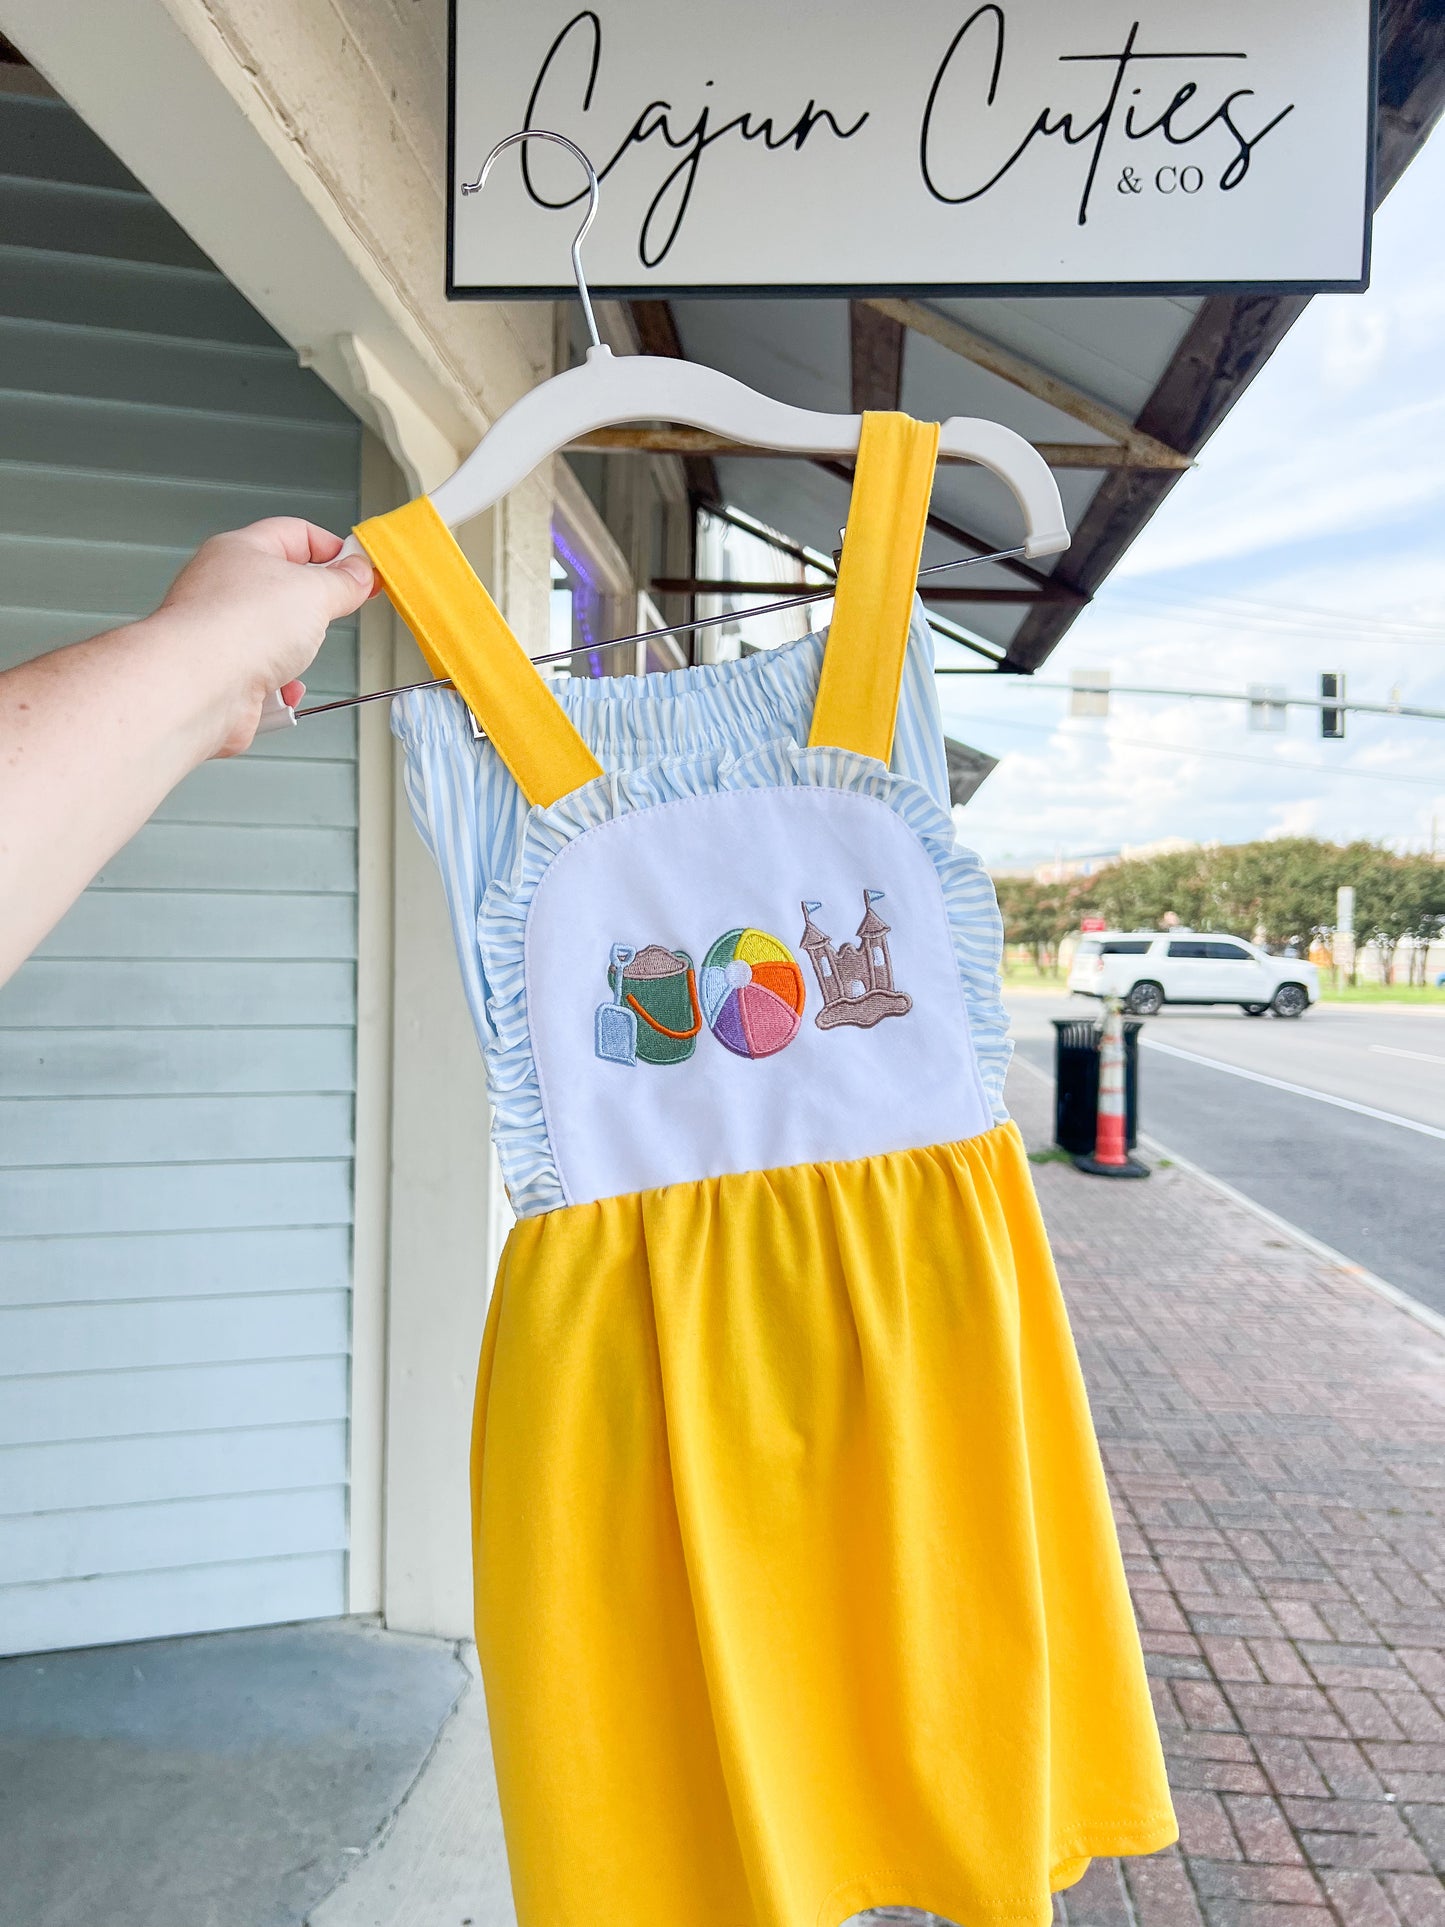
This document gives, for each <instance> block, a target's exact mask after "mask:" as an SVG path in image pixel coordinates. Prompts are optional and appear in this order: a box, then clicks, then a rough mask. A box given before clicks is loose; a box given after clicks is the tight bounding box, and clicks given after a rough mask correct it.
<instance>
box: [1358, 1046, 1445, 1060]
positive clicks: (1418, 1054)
mask: <svg viewBox="0 0 1445 1927" xmlns="http://www.w3.org/2000/svg"><path fill="white" fill-rule="evenodd" d="M1370 1049H1371V1050H1377V1051H1378V1052H1379V1053H1380V1055H1381V1056H1382V1057H1413V1058H1416V1059H1417V1060H1418V1061H1419V1062H1420V1063H1422V1064H1445V1057H1437V1056H1436V1055H1435V1053H1434V1051H1429V1050H1401V1049H1400V1047H1399V1046H1398V1045H1397V1044H1371V1046H1370Z"/></svg>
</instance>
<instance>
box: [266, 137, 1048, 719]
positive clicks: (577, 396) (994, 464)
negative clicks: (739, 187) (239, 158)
mask: <svg viewBox="0 0 1445 1927" xmlns="http://www.w3.org/2000/svg"><path fill="white" fill-rule="evenodd" d="M526 140H546V141H555V142H556V143H557V144H558V146H560V147H565V148H566V149H567V151H568V152H569V153H570V154H572V155H574V156H575V157H576V159H577V160H578V161H579V162H580V163H581V165H582V167H583V168H585V169H586V173H587V189H588V195H587V213H586V215H585V216H584V218H583V221H582V225H581V226H580V227H579V228H578V230H577V233H576V235H575V237H574V239H573V242H572V272H573V275H574V276H575V278H576V282H577V294H578V297H579V299H580V300H581V303H582V312H583V315H584V317H585V318H586V322H587V332H588V334H589V335H590V336H591V340H592V345H591V347H590V348H589V349H588V350H587V358H586V360H585V361H584V362H582V363H581V364H580V365H579V366H578V367H576V368H569V369H568V370H567V371H566V372H565V373H564V374H560V375H554V376H553V377H552V378H551V379H550V380H549V381H544V382H543V383H542V384H541V385H540V386H539V387H537V388H534V389H532V390H531V391H530V393H528V394H526V395H523V396H522V398H521V399H520V401H517V402H514V403H513V404H512V406H511V407H510V408H509V409H508V410H507V411H506V413H505V414H503V415H501V416H499V417H498V419H497V420H496V421H495V422H494V423H493V424H492V427H491V428H490V429H489V430H488V431H487V433H486V434H485V435H484V436H483V437H482V439H481V441H480V442H479V443H478V444H477V446H476V447H475V448H474V449H473V450H472V452H471V454H470V455H468V457H467V459H466V460H465V461H464V462H463V463H462V465H461V467H460V468H459V469H457V471H456V472H455V474H453V475H450V476H449V477H448V478H447V480H446V481H445V482H443V483H442V484H441V485H440V487H438V488H435V489H433V490H432V491H431V495H430V501H431V504H432V507H433V508H434V509H435V510H436V512H437V514H438V515H439V516H440V517H441V519H442V521H443V522H445V523H446V524H447V526H448V528H460V527H461V526H462V524H463V523H465V522H470V521H471V520H472V518H473V517H474V516H477V515H480V514H482V513H483V511H484V510H486V509H489V508H491V507H492V506H493V504H494V503H497V502H499V501H501V499H502V497H503V496H505V495H508V494H510V492H511V491H512V490H513V489H514V488H516V487H517V486H518V485H519V484H520V483H521V482H523V481H525V480H526V478H527V476H528V475H530V474H531V473H532V471H533V470H534V469H536V468H539V467H540V466H541V464H542V463H543V462H544V461H546V460H547V459H548V457H549V456H552V455H555V454H557V453H559V451H560V450H562V449H564V448H567V447H569V446H570V445H571V444H572V443H574V442H576V441H580V440H581V438H582V437H583V436H584V435H588V434H590V433H591V432H592V430H593V429H597V428H613V427H616V426H617V425H619V424H620V423H623V422H639V421H657V422H669V423H676V424H679V425H681V426H683V427H687V428H701V429H706V430H707V431H708V432H710V433H711V434H714V435H723V436H726V437H727V438H728V440H730V441H734V442H737V443H740V444H741V445H743V446H745V447H752V448H769V449H774V450H777V451H778V452H780V453H785V454H789V455H804V456H818V455H824V456H831V457H835V458H836V457H839V456H848V455H856V454H857V452H858V438H859V436H860V434H861V433H862V429H863V417H862V416H861V415H829V414H822V413H819V412H817V411H816V410H814V409H811V408H793V407H790V406H789V405H788V404H787V403H786V402H780V401H774V400H773V399H772V397H771V396H768V395H763V394H759V393H758V391H757V390H756V389H755V388H749V387H747V386H746V385H745V384H744V383H743V382H740V381H735V380H734V379H733V378H732V376H731V375H724V374H722V373H720V372H719V371H718V370H717V369H715V368H708V367H705V366H704V365H703V364H702V363H700V362H695V361H682V360H674V359H672V358H671V357H668V356H664V355H623V356H621V357H618V356H615V355H614V354H613V353H612V351H611V349H610V348H608V347H606V346H605V344H604V343H603V341H602V339H601V337H600V336H599V335H598V332H597V320H596V317H595V315H594V314H593V312H592V297H591V295H590V293H589V291H588V287H587V277H586V275H585V274H584V273H583V271H582V243H583V241H584V240H585V239H586V238H587V231H588V229H589V228H590V227H591V226H592V223H593V221H594V220H595V219H596V217H597V204H598V200H599V196H600V188H599V184H598V180H597V170H596V169H595V168H594V167H593V165H592V163H591V161H590V160H589V159H588V158H587V156H586V154H584V153H583V151H582V149H581V148H580V147H578V146H577V144H576V143H575V141H571V140H569V139H568V138H567V136H566V135H565V134H554V133H551V132H549V131H548V130H547V129H545V128H542V127H528V128H524V129H523V130H522V131H521V132H520V133H516V134H508V135H507V137H506V138H505V139H504V140H500V141H498V142H497V144H496V146H495V147H494V148H493V149H492V151H491V153H490V154H488V156H487V158H486V160H485V161H483V163H482V170H481V172H480V173H479V174H478V176H477V178H476V180H475V181H467V182H464V183H463V184H462V190H461V191H462V193H463V194H478V193H480V192H481V190H482V187H483V186H484V184H485V182H486V178H487V175H488V174H489V173H490V172H491V169H492V166H493V163H494V162H495V161H496V160H497V158H498V156H499V155H501V154H503V153H505V152H506V150H507V149H508V148H509V147H515V146H516V145H517V144H518V143H519V142H520V141H526ZM938 452H939V454H940V455H941V456H948V457H951V458H952V459H954V460H958V461H971V462H977V463H979V464H980V466H982V467H984V468H986V469H988V470H989V471H990V472H991V473H992V474H994V475H996V476H997V477H998V478H999V480H1000V481H1001V482H1003V483H1004V484H1005V485H1006V486H1007V487H1008V488H1009V489H1010V490H1011V492H1012V493H1013V495H1014V497H1015V499H1016V500H1017V502H1018V504H1019V507H1020V508H1021V509H1022V510H1023V516H1024V528H1025V535H1024V540H1023V545H1022V551H1023V554H1024V555H1026V556H1030V557H1034V556H1041V555H1055V554H1057V553H1058V552H1059V551H1060V550H1061V549H1066V548H1067V547H1068V546H1069V531H1068V529H1067V527H1066V526H1065V523H1064V509H1063V503H1062V502H1061V501H1060V499H1059V489H1058V484H1057V483H1056V482H1055V480H1054V477H1053V474H1052V471H1051V470H1050V468H1049V466H1048V463H1047V462H1045V460H1044V458H1043V457H1042V455H1040V454H1039V452H1038V450H1037V449H1036V448H1034V447H1033V445H1032V444H1031V443H1029V442H1026V441H1025V440H1024V438H1023V436H1022V435H1018V434H1015V432H1014V431H1013V429H1011V428H1005V427H1004V426H1003V424H1002V423H1001V422H991V421H984V420H983V419H982V418H981V417H979V416H976V415H954V416H951V417H950V419H949V420H948V421H946V422H944V423H943V425H942V428H941V430H940V433H939V443H938ZM358 552H359V544H358V543H357V541H356V539H355V537H354V536H352V537H349V538H348V539H347V542H346V546H345V549H344V550H343V553H351V554H356V553H358ZM1015 553H1017V551H1015ZM295 720H296V719H295V716H294V714H293V713H292V711H291V710H290V709H288V708H287V707H286V705H285V704H284V703H283V702H282V701H281V696H280V692H279V691H276V692H274V693H273V695H272V696H271V697H269V698H268V699H267V703H266V707H265V710H264V712H263V714H262V718H261V724H260V728H259V729H258V731H257V733H258V734H262V733H265V732H267V731H269V730H272V729H284V728H286V727H287V726H288V725H289V724H290V723H293V722H294V721H295Z"/></svg>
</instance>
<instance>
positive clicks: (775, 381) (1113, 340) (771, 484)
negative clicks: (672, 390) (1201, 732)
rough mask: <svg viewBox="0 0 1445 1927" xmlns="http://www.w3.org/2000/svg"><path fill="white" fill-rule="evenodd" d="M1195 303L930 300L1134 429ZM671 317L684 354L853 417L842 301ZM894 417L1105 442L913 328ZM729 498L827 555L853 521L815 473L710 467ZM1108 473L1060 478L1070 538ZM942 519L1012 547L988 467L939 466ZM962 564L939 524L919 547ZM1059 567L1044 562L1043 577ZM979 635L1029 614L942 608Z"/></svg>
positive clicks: (1013, 526) (741, 306) (795, 465)
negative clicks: (955, 420) (899, 411)
mask: <svg viewBox="0 0 1445 1927" xmlns="http://www.w3.org/2000/svg"><path fill="white" fill-rule="evenodd" d="M1199 305H1200V304H1199V302H1198V301H1197V300H1184V299H1173V298H1168V297H1158V296H1156V297H1135V298H1132V299H1126V298H1119V299H1115V298H1111V297H1100V298H1091V299H1081V298H1079V297H1073V298H1048V299H1016V300H1008V301H937V302H931V303H929V304H928V306H929V307H931V308H933V309H934V310H935V311H936V312H940V313H943V314H946V315H951V316H952V317H953V318H954V319H956V320H958V321H961V322H963V323H965V325H966V326H968V327H969V328H971V329H973V330H974V331H975V332H976V333H978V334H981V335H984V336H986V337H987V338H988V339H989V340H990V341H992V342H995V343H997V344H998V345H999V346H1000V347H1003V348H1007V349H1010V350H1011V351H1012V352H1013V353H1014V354H1016V355H1018V356H1021V357H1022V358H1023V359H1024V360H1026V361H1029V362H1031V363H1033V364H1034V365H1035V366H1036V367H1038V368H1041V369H1042V370H1044V371H1045V372H1046V373H1047V374H1050V375H1054V376H1056V377H1058V378H1060V379H1062V380H1064V381H1066V382H1068V383H1069V384H1070V385H1071V386H1074V387H1077V388H1079V389H1081V390H1082V391H1083V392H1084V393H1086V394H1088V395H1090V396H1092V397H1093V398H1094V399H1095V400H1096V401H1100V402H1103V403H1105V404H1106V405H1108V406H1109V407H1111V408H1114V409H1116V410H1117V411H1118V412H1119V413H1120V414H1121V415H1123V416H1125V417H1126V418H1127V419H1128V420H1130V421H1132V420H1133V419H1134V418H1135V416H1136V415H1137V414H1138V413H1139V411H1140V409H1141V408H1142V407H1143V405H1144V403H1145V401H1147V399H1148V397H1149V395H1150V394H1151V393H1152V392H1153V390H1154V387H1155V385H1156V384H1157V382H1158V381H1159V378H1160V377H1161V376H1162V375H1163V373H1164V371H1165V370H1166V369H1167V368H1168V366H1169V364H1170V362H1171V361H1172V359H1173V357H1174V355H1175V353H1176V352H1177V350H1178V347H1179V344H1180V342H1181V341H1182V340H1183V338H1184V336H1185V334H1186V333H1187V332H1188V330H1189V327H1190V325H1191V323H1192V322H1193V319H1194V316H1195V313H1196V311H1197V309H1198V307H1199ZM672 311H673V316H674V319H675V321H676V324H677V331H678V335H679V338H680V342H681V346H682V349H683V352H684V353H685V354H686V355H688V356H689V357H690V358H691V359H693V360H696V361H703V362H707V363H709V364H710V365H711V366H713V367H716V368H721V369H723V370H725V371H726V372H727V373H728V374H730V375H736V376H737V378H738V379H739V380H740V381H745V382H747V383H748V384H749V385H750V386H751V387H754V388H760V389H763V390H764V391H765V392H766V393H768V394H771V395H776V396H777V397H778V398H779V399H780V400H782V401H787V402H791V403H794V404H795V405H797V406H798V407H803V408H821V409H829V410H834V411H837V412H840V413H846V412H847V411H848V410H849V409H850V408H851V407H852V379H851V364H850V354H849V308H848V303H847V302H846V301H826V300H812V301H779V300H771V301H769V300H761V301H729V300H706V301H675V302H673V304H672ZM899 406H901V407H902V408H904V409H905V410H906V411H907V412H908V413H909V414H910V415H915V416H917V417H918V418H919V419H920V420H925V421H941V420H944V419H946V418H947V417H948V416H950V415H982V416H985V417H986V418H988V419H989V420H992V421H1000V422H1004V423H1006V424H1007V425H1008V426H1009V427H1010V428H1013V429H1016V430H1017V431H1018V432H1019V434H1021V435H1023V436H1025V437H1027V439H1028V440H1030V441H1038V442H1083V443H1100V444H1102V443H1103V441H1104V438H1103V437H1102V436H1101V435H1100V434H1099V433H1097V431H1095V430H1093V429H1090V428H1088V427H1085V426H1084V425H1083V424H1082V423H1081V422H1079V421H1077V420H1076V419H1074V417H1072V416H1071V415H1067V414H1065V413H1064V412H1063V411H1062V410H1060V409H1058V408H1055V407H1053V406H1051V405H1050V404H1049V403H1048V402H1045V401H1040V400H1037V399H1036V398H1035V397H1034V396H1033V395H1030V394H1028V393H1026V392H1025V391H1024V390H1022V389H1020V388H1018V387H1015V386H1014V385H1013V384H1012V383H1011V382H1008V381H1005V380H1003V379H1002V378H1001V377H1000V376H998V375H996V374H992V373H990V372H989V370H987V369H985V368H981V367H979V366H978V365H977V364H976V363H974V362H971V361H967V360H965V359H964V358H963V357H962V356H961V355H958V354H955V353H954V352H953V351H952V350H951V349H949V348H946V347H943V346H941V345H940V344H939V343H938V342H936V341H933V340H931V339H929V337H928V336H926V335H924V334H921V333H919V332H917V331H916V330H914V329H911V328H910V329H908V330H906V331H905V335H904V342H903V371H902V389H901V394H900V397H899ZM716 467H717V473H718V480H719V484H720V486H721V489H722V492H723V495H724V496H725V498H726V500H727V501H728V502H730V503H731V504H732V505H733V506H734V507H735V508H739V509H741V510H743V512H744V513H745V514H748V515H751V516H755V517H756V518H757V519H758V520H759V521H760V522H765V523H767V524H768V526H769V527H771V528H774V529H777V530H779V531H780V532H782V533H783V534H786V535H788V536H790V537H791V538H792V539H793V540H794V541H796V542H803V543H806V544H808V545H809V546H810V547H812V548H816V549H821V550H822V551H823V552H824V553H825V554H826V553H828V552H829V551H831V550H832V549H834V548H836V546H837V542H838V530H839V528H840V527H841V526H842V523H843V521H844V520H845V518H846V515H847V507H848V482H847V480H846V479H845V478H844V477H842V476H839V475H834V474H830V473H828V472H826V471H825V470H824V469H822V468H820V467H818V466H817V465H815V464H811V463H807V462H793V461H772V460H763V459H759V458H756V457H753V458H729V457H727V456H721V457H718V458H717V460H716ZM1104 473H1105V471H1103V470H1101V469H1085V468H1071V469H1063V470H1060V471H1059V473H1058V477H1057V479H1058V483H1059V492H1060V494H1061V495H1062V497H1063V503H1064V514H1065V517H1066V519H1067V521H1068V523H1069V526H1070V528H1075V527H1077V526H1078V524H1079V522H1080V521H1081V520H1082V518H1083V516H1084V513H1085V511H1086V510H1087V509H1088V507H1089V504H1090V502H1091V501H1092V500H1093V498H1094V496H1095V494H1096V492H1097V490H1098V488H1099V485H1100V483H1101V481H1102V480H1103V477H1104ZM933 511H934V515H935V517H937V518H941V519H942V520H943V521H947V522H951V523H953V524H955V525H956V526H958V527H960V528H963V529H966V530H968V531H969V532H970V533H971V534H974V535H977V536H980V537H982V538H983V539H984V540H985V541H986V542H987V543H988V545H989V546H990V547H996V548H1004V547H1007V546H1009V545H1010V544H1011V543H1013V542H1015V541H1017V540H1018V538H1019V534H1020V531H1021V526H1022V525H1021V523H1020V520H1019V514H1018V509H1017V506H1016V504H1015V503H1014V501H1013V498H1012V497H1011V496H1010V495H1009V493H1008V491H1007V490H1006V489H1005V488H1004V487H1003V485H1002V483H1000V482H998V481H996V480H995V479H994V478H993V477H992V476H990V475H987V474H986V473H985V472H984V471H983V470H981V469H978V468H974V467H972V466H968V467H963V466H960V467H943V468H940V469H939V471H938V476H937V479H936V481H935V483H934V491H933ZM959 553H961V550H960V545H959V544H958V542H957V541H954V540H951V539H950V538H949V537H948V535H947V534H945V533H944V532H942V531H941V530H940V529H938V528H937V527H935V528H933V529H931V530H930V532H929V535H928V539H927V541H926V543H925V546H924V560H925V561H926V562H942V561H946V560H948V559H949V558H950V557H952V556H956V555H958V554H959ZM1056 561H1057V558H1056V557H1050V558H1049V559H1048V560H1047V561H1046V562H1044V563H1043V564H1042V565H1040V566H1041V567H1042V568H1043V569H1044V570H1049V569H1051V568H1052V567H1053V566H1054V564H1055V562H1056ZM954 579H955V580H956V581H958V582H959V583H963V582H967V583H968V584H969V585H970V586H973V587H978V588H989V589H997V590H1002V589H1006V588H1008V587H1010V586H1013V587H1014V588H1018V587H1020V586H1021V585H1020V582H1019V578H1018V577H1017V576H1014V575H1010V574H1008V573H1006V572H1005V571H1003V570H1002V569H999V568H997V567H991V566H990V567H984V568H981V569H975V570H970V571H969V572H968V573H967V575H964V574H960V575H959V576H958V577H957V578H954ZM938 607H939V608H940V610H941V611H942V613H944V614H946V615H949V616H951V617H952V618H954V619H955V620H957V621H958V622H960V623H961V624H963V626H965V627H966V628H968V629H970V630H972V631H973V632H974V633H975V634H977V635H980V636H984V637H986V638H987V639H988V640H990V641H992V642H996V643H999V644H1007V643H1009V642H1010V641H1011V640H1012V639H1013V637H1014V635H1015V633H1016V632H1017V630H1018V628H1019V626H1020V624H1021V622H1022V621H1023V619H1024V617H1025V615H1026V614H1027V609H1028V605H1026V604H987V605H981V604H977V603H952V604H951V603H940V604H939V605H938Z"/></svg>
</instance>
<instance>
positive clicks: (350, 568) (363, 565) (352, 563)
mask: <svg viewBox="0 0 1445 1927" xmlns="http://www.w3.org/2000/svg"><path fill="white" fill-rule="evenodd" d="M331 566H332V568H333V569H342V570H344V571H345V573H346V574H347V575H349V576H350V577H351V579H352V581H353V582H356V583H358V584H359V585H360V586H361V587H362V588H364V589H369V588H370V587H371V574H372V571H371V564H370V563H369V562H368V561H367V559H366V557H365V556H364V555H343V556H339V557H338V558H337V560H336V561H335V562H333V563H332V565H331Z"/></svg>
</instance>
